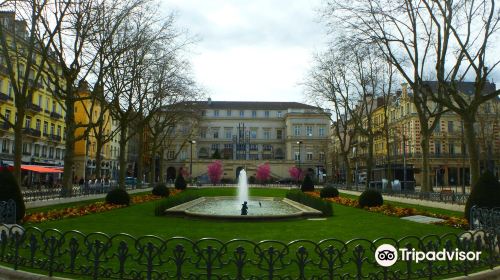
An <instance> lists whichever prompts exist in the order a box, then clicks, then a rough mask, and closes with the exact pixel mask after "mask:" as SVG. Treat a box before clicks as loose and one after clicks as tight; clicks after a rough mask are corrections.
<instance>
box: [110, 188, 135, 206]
mask: <svg viewBox="0 0 500 280" xmlns="http://www.w3.org/2000/svg"><path fill="white" fill-rule="evenodd" d="M106 202H107V203H111V204H117V205H130V195H129V194H128V192H127V191H126V190H124V189H122V188H116V189H112V190H111V191H109V192H108V194H107V195H106Z"/></svg>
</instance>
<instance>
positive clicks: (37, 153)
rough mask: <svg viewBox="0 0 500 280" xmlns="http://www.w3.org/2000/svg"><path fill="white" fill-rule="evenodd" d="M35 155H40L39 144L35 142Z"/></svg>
mask: <svg viewBox="0 0 500 280" xmlns="http://www.w3.org/2000/svg"><path fill="white" fill-rule="evenodd" d="M35 156H36V157H39V156H40V145H38V144H35Z"/></svg>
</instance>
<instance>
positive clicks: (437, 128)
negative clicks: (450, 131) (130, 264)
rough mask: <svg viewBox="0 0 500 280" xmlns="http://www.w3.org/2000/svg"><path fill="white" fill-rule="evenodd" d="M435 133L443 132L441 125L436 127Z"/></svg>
mask: <svg viewBox="0 0 500 280" xmlns="http://www.w3.org/2000/svg"><path fill="white" fill-rule="evenodd" d="M434 132H436V133H439V132H441V127H440V126H439V123H438V124H437V125H436V127H435V128H434Z"/></svg>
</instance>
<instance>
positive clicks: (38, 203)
mask: <svg viewBox="0 0 500 280" xmlns="http://www.w3.org/2000/svg"><path fill="white" fill-rule="evenodd" d="M152 189H153V188H151V187H150V188H144V189H135V190H127V192H128V193H129V194H134V193H141V192H151V190H152ZM105 197H106V194H105V193H103V194H94V195H86V196H76V197H64V198H54V199H49V200H37V201H30V202H26V203H25V205H26V209H30V208H37V207H44V206H50V205H56V204H63V203H71V202H77V201H86V200H92V199H100V198H105Z"/></svg>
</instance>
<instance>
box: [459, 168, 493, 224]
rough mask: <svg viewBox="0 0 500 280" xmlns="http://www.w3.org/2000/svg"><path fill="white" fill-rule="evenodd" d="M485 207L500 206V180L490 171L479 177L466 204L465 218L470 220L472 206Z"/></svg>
mask: <svg viewBox="0 0 500 280" xmlns="http://www.w3.org/2000/svg"><path fill="white" fill-rule="evenodd" d="M474 205H476V206H477V207H484V208H494V207H500V182H498V178H496V177H495V175H493V173H491V172H490V171H486V172H485V173H483V174H482V175H481V177H479V180H478V182H477V184H476V185H475V186H473V188H472V190H471V193H470V195H469V198H468V199H467V203H466V204H465V218H466V219H467V221H469V218H470V209H471V208H472V206H474Z"/></svg>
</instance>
